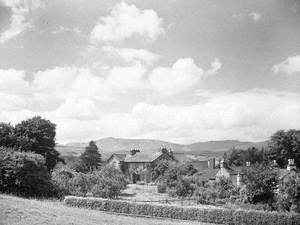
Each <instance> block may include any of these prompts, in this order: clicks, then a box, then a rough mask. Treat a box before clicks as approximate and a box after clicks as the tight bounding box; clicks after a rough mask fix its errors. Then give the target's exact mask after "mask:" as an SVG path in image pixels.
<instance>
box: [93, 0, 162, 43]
mask: <svg viewBox="0 0 300 225" xmlns="http://www.w3.org/2000/svg"><path fill="white" fill-rule="evenodd" d="M163 33H164V29H163V27H162V19H161V18H160V17H158V15H157V14H156V12H155V11H154V10H151V9H145V10H141V9H138V8H137V7H136V6H135V5H129V4H127V3H126V2H121V3H119V4H117V5H116V6H115V7H114V8H113V9H112V10H111V12H110V15H108V16H105V17H101V18H100V22H99V23H98V24H97V25H96V26H95V27H94V28H93V30H92V32H91V41H92V42H120V41H123V40H125V39H127V38H131V37H133V36H139V37H143V38H145V39H146V40H151V41H154V40H156V39H157V38H158V37H159V36H160V35H162V34H163Z"/></svg>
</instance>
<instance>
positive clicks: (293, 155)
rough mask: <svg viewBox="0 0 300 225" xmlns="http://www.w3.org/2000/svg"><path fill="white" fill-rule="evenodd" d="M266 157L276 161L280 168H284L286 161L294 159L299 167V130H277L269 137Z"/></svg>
mask: <svg viewBox="0 0 300 225" xmlns="http://www.w3.org/2000/svg"><path fill="white" fill-rule="evenodd" d="M267 156H268V158H269V159H270V160H276V162H277V163H278V165H279V166H280V167H281V168H285V167H286V165H287V162H288V159H294V160H295V164H296V165H297V167H298V168H299V167H300V130H288V131H284V130H279V131H277V132H276V133H275V134H273V135H272V136H271V140H270V142H269V145H268V150H267Z"/></svg>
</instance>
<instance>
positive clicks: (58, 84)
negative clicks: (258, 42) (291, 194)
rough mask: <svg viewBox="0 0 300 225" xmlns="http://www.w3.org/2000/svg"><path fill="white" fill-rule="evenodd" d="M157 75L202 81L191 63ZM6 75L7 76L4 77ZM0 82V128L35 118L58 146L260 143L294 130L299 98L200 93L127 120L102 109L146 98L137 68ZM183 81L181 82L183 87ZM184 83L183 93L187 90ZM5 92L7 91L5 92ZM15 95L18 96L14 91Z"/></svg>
mask: <svg viewBox="0 0 300 225" xmlns="http://www.w3.org/2000/svg"><path fill="white" fill-rule="evenodd" d="M160 69H161V68H160ZM162 70H163V71H167V72H168V73H171V75H170V74H169V75H168V76H175V77H176V76H177V75H178V74H175V75H174V74H172V73H179V74H181V71H185V72H186V73H187V74H189V75H188V77H189V78H190V79H191V80H192V81H193V80H194V79H196V80H197V78H194V76H200V77H201V76H204V74H205V73H206V72H205V71H203V70H202V69H200V68H199V67H197V66H196V65H195V63H194V62H193V60H191V59H181V60H178V61H177V62H176V63H174V65H173V66H172V67H170V68H167V69H166V68H163V69H162ZM169 70H171V72H170V71H169ZM173 70H174V71H175V72H174V71H173ZM208 71H209V70H208ZM127 73H128V74H133V75H132V77H131V78H129V80H128V81H127V80H126V78H127V76H122V75H124V74H127ZM186 73H185V74H186ZM8 74H9V75H10V76H5V75H8ZM163 74H166V73H163ZM0 76H1V79H0V81H1V83H0V98H1V106H0V109H1V110H0V121H6V122H9V121H10V122H13V123H16V122H19V121H20V120H23V119H26V118H29V117H31V116H34V115H41V116H43V117H46V118H48V119H50V120H51V121H53V122H55V123H57V125H58V126H57V135H58V136H57V138H58V141H59V142H66V141H87V140H90V139H93V138H100V137H105V136H115V137H128V138H157V139H163V140H168V141H175V142H180V143H191V142H194V141H200V140H202V141H204V140H221V139H240V140H249V141H260V140H265V139H267V138H268V137H269V136H270V135H271V134H272V133H273V132H275V131H276V130H278V129H291V128H295V129H299V128H300V127H299V124H300V116H299V115H300V95H299V94H297V93H289V92H279V91H270V90H260V89H254V90H249V91H245V92H230V91H224V92H212V91H203V90H200V91H198V92H197V95H198V97H199V98H198V99H199V100H198V102H196V103H194V104H193V105H176V106H175V105H167V104H151V103H149V102H140V103H135V104H134V105H133V107H132V108H131V110H129V111H128V112H105V111H103V109H102V105H103V104H102V103H103V101H105V98H109V97H113V96H114V95H113V94H114V93H115V92H120V91H122V89H123V90H124V93H125V92H126V91H129V90H138V89H137V87H139V88H140V89H139V90H144V89H143V88H145V87H147V86H148V85H149V83H148V84H147V83H146V84H145V82H146V81H147V79H146V78H145V68H144V67H143V66H141V65H134V66H131V67H116V68H114V69H112V70H111V73H110V74H109V75H108V77H106V78H104V77H99V76H97V75H95V74H93V73H92V72H91V71H90V70H89V69H87V68H76V67H70V68H68V67H67V68H60V67H56V68H53V69H51V70H50V69H49V70H45V71H39V72H37V73H36V74H34V79H33V81H28V80H26V76H25V75H24V72H22V71H18V70H8V71H5V70H4V71H3V70H2V71H1V72H0ZM2 78H3V79H2ZM4 78H5V79H4ZM185 79H186V78H183V79H182V80H181V82H187V80H188V79H187V80H185ZM177 82H178V83H177ZM187 83H188V86H189V85H190V84H191V83H193V82H191V83H189V82H187ZM116 84H119V86H118V85H117V86H116ZM173 84H174V85H175V86H172V87H173V89H176V88H181V87H180V86H179V81H177V80H176V82H175V83H173ZM8 85H10V87H11V90H10V89H8V88H4V87H6V86H8ZM176 85H178V86H176ZM148 88H149V89H148V90H146V91H149V90H150V87H148ZM17 89H18V90H19V91H15V90H17ZM166 89H167V90H168V87H167V88H166ZM171 89H172V88H170V90H171ZM12 90H13V91H12ZM163 90H164V91H165V89H163ZM122 99H123V98H121V99H118V102H121V101H123V100H122ZM52 101H54V102H56V101H57V102H56V103H57V104H56V105H55V107H53V108H51V107H49V108H43V107H42V106H41V104H46V105H47V106H49V102H52ZM101 101H102V102H101Z"/></svg>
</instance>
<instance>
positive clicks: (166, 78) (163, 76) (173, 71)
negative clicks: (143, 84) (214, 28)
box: [149, 58, 222, 95]
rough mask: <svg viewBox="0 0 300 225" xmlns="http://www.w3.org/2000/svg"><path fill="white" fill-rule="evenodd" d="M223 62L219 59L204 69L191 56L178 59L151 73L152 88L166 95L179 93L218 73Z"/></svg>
mask: <svg viewBox="0 0 300 225" xmlns="http://www.w3.org/2000/svg"><path fill="white" fill-rule="evenodd" d="M221 66H222V64H221V62H220V61H219V60H218V59H215V60H214V61H213V62H212V63H211V68H210V69H208V70H207V71H204V70H203V69H202V68H200V67H198V66H197V65H196V64H195V62H194V60H193V59H191V58H181V59H178V60H177V61H176V62H175V63H174V64H173V65H172V67H158V68H155V69H153V71H152V72H151V73H150V76H149V81H150V85H151V88H152V89H153V90H154V91H156V92H158V93H160V94H164V95H173V94H178V93H181V92H183V91H186V90H188V89H190V88H191V87H192V86H193V85H195V84H197V83H198V82H199V81H200V80H201V78H203V77H204V76H206V75H213V74H216V73H217V71H218V70H219V69H220V68H221Z"/></svg>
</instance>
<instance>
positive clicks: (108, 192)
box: [91, 166, 127, 198]
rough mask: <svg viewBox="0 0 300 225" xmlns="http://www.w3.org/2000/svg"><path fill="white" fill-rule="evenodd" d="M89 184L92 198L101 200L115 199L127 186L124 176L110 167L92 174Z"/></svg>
mask: <svg viewBox="0 0 300 225" xmlns="http://www.w3.org/2000/svg"><path fill="white" fill-rule="evenodd" d="M91 182H92V186H93V187H92V189H91V191H92V194H93V196H94V197H102V198H117V197H118V196H119V195H120V193H121V191H122V190H123V189H125V188H126V185H127V181H126V179H125V176H124V175H123V174H122V173H121V172H120V171H119V170H117V169H115V168H114V167H112V166H105V167H103V168H102V170H100V171H97V172H95V173H93V174H92V177H91Z"/></svg>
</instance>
